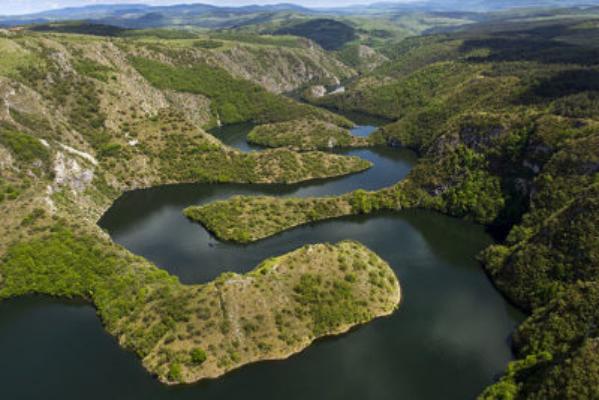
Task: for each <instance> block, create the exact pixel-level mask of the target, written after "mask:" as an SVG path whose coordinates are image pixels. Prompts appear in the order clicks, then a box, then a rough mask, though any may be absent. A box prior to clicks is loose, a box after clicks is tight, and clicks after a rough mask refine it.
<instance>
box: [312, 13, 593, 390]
mask: <svg viewBox="0 0 599 400" xmlns="http://www.w3.org/2000/svg"><path fill="white" fill-rule="evenodd" d="M392 57H393V59H392V61H391V62H389V63H387V64H385V65H383V66H381V67H380V68H378V69H377V70H375V71H374V72H372V73H370V74H367V75H366V76H364V77H362V78H360V79H358V80H357V81H355V82H354V83H353V84H352V85H350V86H349V87H348V88H346V89H347V90H346V92H345V93H343V94H336V95H329V96H325V97H322V98H319V99H312V101H314V102H315V103H317V104H321V105H327V106H328V107H332V108H338V109H342V110H345V111H363V112H368V113H373V114H379V115H381V116H385V117H387V118H391V119H393V120H394V122H393V123H391V124H389V125H387V126H384V127H383V128H381V129H380V130H379V131H378V132H377V135H380V137H381V138H383V139H384V140H386V141H387V142H388V143H389V144H390V145H401V146H408V147H411V148H413V149H415V150H417V151H418V152H419V153H420V155H421V156H422V158H421V161H420V163H419V164H418V165H417V167H416V168H415V169H414V171H413V172H412V173H411V175H410V176H409V177H408V180H409V181H410V182H411V183H412V184H413V185H414V187H417V188H419V189H422V190H424V192H425V195H426V196H430V198H431V200H430V201H431V202H432V203H431V204H434V206H433V207H434V208H437V209H439V210H441V211H443V212H445V213H448V214H451V215H455V216H459V217H466V218H471V219H474V220H478V221H480V222H483V223H485V224H488V225H489V226H490V227H492V228H493V230H494V231H495V232H496V233H497V234H498V237H500V239H501V240H502V243H503V244H501V245H497V246H493V247H491V248H489V249H488V250H487V251H485V252H484V253H483V254H482V255H481V260H482V261H483V263H484V264H485V266H486V268H487V271H488V272H489V275H490V276H491V277H492V279H493V280H494V282H495V283H496V285H497V286H498V288H499V289H500V290H501V291H503V293H505V294H506V296H508V297H509V298H510V299H511V300H512V301H513V302H514V303H515V304H517V305H519V306H521V307H523V308H525V309H527V310H529V311H530V312H531V313H532V316H531V317H530V318H529V319H528V320H527V321H526V322H525V323H524V324H523V325H522V326H521V327H520V328H519V329H518V330H517V332H516V334H515V335H514V346H515V351H516V353H517V354H518V356H519V357H520V360H519V361H516V362H514V363H512V364H511V365H510V367H509V368H508V372H507V374H506V376H505V377H504V378H502V379H501V381H500V382H499V383H498V384H497V385H495V386H493V387H492V388H490V389H488V390H487V391H486V392H485V393H484V394H483V396H482V397H483V398H489V399H491V398H502V399H512V398H517V399H567V398H568V399H569V398H577V399H594V398H598V396H599V352H598V351H597V343H598V341H599V339H598V338H597V337H598V334H599V331H598V325H597V321H598V320H599V228H598V227H599V20H597V19H589V20H583V21H580V20H579V21H574V22H573V21H570V20H552V21H545V22H538V21H537V22H531V21H529V22H526V23H519V24H499V23H498V24H491V25H487V26H485V25H483V24H481V25H473V26H471V27H469V28H464V29H462V30H461V32H458V33H453V34H439V35H430V36H421V37H415V38H412V39H408V40H406V41H404V42H402V43H400V44H399V45H398V46H397V47H395V49H394V51H393V56H392ZM505 235H507V236H505Z"/></svg>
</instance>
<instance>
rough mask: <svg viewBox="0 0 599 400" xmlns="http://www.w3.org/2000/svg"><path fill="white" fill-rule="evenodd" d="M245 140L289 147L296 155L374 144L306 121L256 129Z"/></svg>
mask: <svg viewBox="0 0 599 400" xmlns="http://www.w3.org/2000/svg"><path fill="white" fill-rule="evenodd" d="M247 139H248V141H249V142H250V143H254V144H258V145H261V146H266V147H289V148H292V149H294V150H299V151H306V150H327V149H333V148H343V147H368V146H372V145H374V144H376V143H375V142H374V140H373V139H371V138H368V137H358V136H354V135H352V134H351V132H350V131H349V130H348V129H346V128H342V127H340V126H337V125H335V124H333V123H331V122H327V121H322V120H317V119H309V118H304V119H298V120H293V121H285V122H277V123H271V124H264V125H259V126H257V127H255V128H254V129H253V130H252V131H251V132H250V133H249V134H248V137H247Z"/></svg>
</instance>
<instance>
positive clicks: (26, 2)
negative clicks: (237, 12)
mask: <svg viewBox="0 0 599 400" xmlns="http://www.w3.org/2000/svg"><path fill="white" fill-rule="evenodd" d="M396 1H397V0H396ZM403 1H409V0H403ZM374 2H375V0H274V1H273V0H0V15H16V14H30V13H34V12H39V11H45V10H51V9H56V8H63V7H81V6H85V5H89V4H116V3H118V4H125V3H133V4H140V3H142V4H152V5H168V4H181V3H204V4H215V5H219V6H241V5H248V4H276V3H294V4H300V5H303V6H307V7H332V6H345V5H348V4H365V3H366V4H367V3H374Z"/></svg>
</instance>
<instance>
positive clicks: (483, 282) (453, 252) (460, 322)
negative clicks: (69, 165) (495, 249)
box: [0, 125, 522, 400]
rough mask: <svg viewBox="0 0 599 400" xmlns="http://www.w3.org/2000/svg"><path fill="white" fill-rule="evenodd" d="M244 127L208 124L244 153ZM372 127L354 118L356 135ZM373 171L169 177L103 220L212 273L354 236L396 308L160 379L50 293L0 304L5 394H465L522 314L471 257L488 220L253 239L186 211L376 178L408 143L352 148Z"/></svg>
mask: <svg viewBox="0 0 599 400" xmlns="http://www.w3.org/2000/svg"><path fill="white" fill-rule="evenodd" d="M249 128H250V126H247V125H246V126H236V127H226V128H225V129H222V130H220V131H218V132H215V134H216V135H217V136H218V137H220V138H221V140H223V141H224V142H225V143H227V144H229V145H231V146H235V147H238V148H240V149H241V150H242V151H255V150H258V148H255V147H252V146H249V145H248V144H247V143H246V142H245V134H247V131H248V129H249ZM372 129H373V128H372V127H369V126H360V127H358V128H357V130H356V131H355V134H360V135H363V134H367V133H368V132H369V131H371V130H372ZM344 153H346V154H352V155H358V156H360V157H363V158H365V159H368V160H370V161H371V162H373V164H374V167H373V168H371V169H370V170H368V171H365V172H362V173H359V174H354V175H351V176H347V177H343V178H338V179H330V180H321V181H315V182H309V183H304V184H298V185H235V184H227V185H210V184H195V185H172V186H162V187H157V188H152V189H147V190H138V191H134V192H129V193H126V194H124V195H123V196H122V197H121V198H119V199H118V200H117V201H116V202H115V203H114V205H113V206H112V207H111V208H110V210H108V212H107V213H106V214H105V215H104V217H103V218H102V220H101V221H100V222H99V224H100V226H101V227H103V228H104V229H106V230H107V231H108V232H109V233H110V235H111V237H112V238H113V239H114V240H115V241H116V242H117V243H119V244H121V245H123V246H124V247H126V248H128V249H129V250H131V251H132V252H134V253H136V254H139V255H142V256H144V257H146V258H148V259H150V260H151V261H153V262H155V263H156V264H157V265H158V266H160V267H162V268H164V269H166V270H168V271H169V272H170V273H172V274H175V275H177V276H179V278H180V279H181V281H182V282H184V283H201V282H206V281H209V280H211V279H213V278H215V277H216V276H218V275H219V274H220V273H222V272H225V271H236V272H246V271H248V270H250V269H252V268H253V267H254V266H256V265H257V264H258V263H259V262H260V261H261V260H263V259H265V258H268V257H271V256H274V255H279V254H283V253H285V252H288V251H291V250H293V249H295V248H297V247H300V246H302V245H304V244H307V243H318V242H337V241H340V240H343V239H355V240H358V241H360V242H361V243H363V244H365V245H366V246H368V247H369V248H371V249H372V250H374V251H375V252H377V253H378V254H379V255H380V256H381V257H382V258H383V259H385V260H386V261H387V262H388V263H389V264H390V265H391V266H392V267H393V269H394V270H395V271H396V273H397V275H398V277H399V280H400V283H401V286H402V294H403V300H402V304H401V307H400V309H399V310H398V311H397V312H396V313H394V314H393V315H392V316H391V317H388V318H382V319H378V320H375V321H373V322H372V323H369V324H367V325H364V326H362V327H359V328H357V329H355V330H353V331H352V332H350V333H348V334H346V335H342V336H339V337H335V338H328V339H324V340H320V341H317V342H316V343H315V344H314V345H312V346H311V347H309V348H308V349H307V350H305V351H303V352H302V353H300V354H298V355H296V356H293V357H291V358H290V359H288V360H285V361H277V362H264V363H258V364H254V365H249V366H245V367H242V368H241V369H239V370H236V371H234V372H231V373H229V374H227V375H225V376H224V377H222V378H220V379H216V380H211V381H202V382H199V383H197V384H194V385H188V386H176V387H168V386H165V385H162V384H160V383H159V382H157V381H156V380H155V379H154V378H153V377H151V376H150V375H149V374H147V373H146V371H145V370H144V369H143V368H142V366H141V362H140V361H139V360H138V359H137V358H136V357H135V356H134V355H133V354H131V353H128V352H126V351H123V350H122V349H121V348H119V347H118V345H117V343H116V341H115V340H114V338H112V337H110V336H109V335H108V334H107V333H105V332H104V330H103V328H102V326H101V323H100V321H99V320H98V318H97V317H96V315H95V311H94V309H93V308H92V307H91V306H89V305H86V304H82V303H79V302H71V301H64V300H57V299H49V298H46V297H26V298H20V299H13V300H10V301H6V302H3V303H0V354H2V357H0V371H1V373H0V387H2V394H3V398H6V399H41V398H45V399H61V400H75V399H83V398H84V399H86V400H96V399H97V400H107V399H111V400H112V399H117V400H118V399H144V400H146V399H148V400H150V399H157V400H162V399H164V400H167V399H168V400H171V399H172V400H187V399H197V400H212V399H236V398H243V399H260V400H271V399H272V400H275V399H276V400H281V399H285V400H295V399H297V400H307V399H326V400H329V399H344V400H347V399H356V400H369V399H373V400H387V399H389V400H396V399H409V400H412V399H416V400H419V399H435V400H436V399H448V400H449V399H456V400H463V399H472V398H474V397H475V396H476V395H477V394H478V393H479V392H480V391H481V390H482V389H483V388H484V387H485V386H486V385H488V384H489V383H491V382H493V380H494V379H495V378H496V377H497V375H498V374H500V373H501V372H502V371H503V369H504V368H505V367H506V365H507V363H508V362H509V361H510V359H511V358H512V355H511V352H510V347H509V341H508V339H509V335H510V333H511V332H512V330H513V329H514V327H515V326H516V325H517V324H518V323H519V322H520V321H521V320H522V315H521V314H520V313H519V312H518V311H517V310H515V309H514V308H513V307H511V306H510V305H509V304H508V303H507V302H506V301H505V300H504V299H503V298H502V296H501V295H500V294H499V293H498V292H497V291H496V290H495V289H494V287H493V286H492V284H491V282H490V281H489V280H488V278H487V277H486V275H485V274H484V272H483V270H482V268H481V267H480V265H479V264H478V263H477V262H476V261H475V256H476V254H477V253H478V252H479V251H480V250H482V249H483V248H484V247H486V246H488V245H489V244H491V243H492V239H491V237H490V236H489V235H488V234H487V233H486V232H485V230H484V228H483V227H481V226H479V225H475V224H471V223H468V222H464V221H461V220H458V219H453V218H449V217H446V216H443V215H440V214H437V213H433V212H427V211H417V210H407V211H402V212H399V213H380V214H376V215H371V216H360V217H348V218H342V219H338V220H332V221H326V222H322V223H317V224H312V225H307V226H303V227H299V228H296V229H293V230H290V231H287V232H284V233H282V234H280V235H277V236H275V237H272V238H269V239H266V240H262V241H259V242H257V243H254V244H251V245H247V246H245V245H236V244H232V243H223V242H219V241H218V240H216V239H215V238H214V237H213V236H212V235H210V234H209V233H208V232H207V231H206V230H205V229H203V228H202V227H201V226H200V225H198V224H195V223H192V222H189V221H188V220H187V219H186V218H185V217H184V216H183V215H182V213H181V211H182V209H183V208H185V207H187V206H189V205H192V204H202V203H206V202H210V201H213V200H216V199H223V198H227V197H230V196H232V195H234V194H269V195H282V196H321V195H334V194H340V193H345V192H347V191H351V190H354V189H357V188H364V189H378V188H381V187H385V186H389V185H391V184H393V183H395V182H397V181H398V180H401V179H403V178H404V177H405V176H406V174H407V173H408V172H409V171H410V169H411V167H412V166H413V165H414V163H415V162H416V158H415V156H414V155H413V154H412V153H411V152H409V151H406V150H398V149H390V148H374V149H366V150H351V151H346V152H344Z"/></svg>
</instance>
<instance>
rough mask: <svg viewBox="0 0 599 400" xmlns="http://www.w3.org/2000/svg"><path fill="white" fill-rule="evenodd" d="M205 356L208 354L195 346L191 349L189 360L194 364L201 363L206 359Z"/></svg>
mask: <svg viewBox="0 0 599 400" xmlns="http://www.w3.org/2000/svg"><path fill="white" fill-rule="evenodd" d="M206 358H208V356H207V355H206V352H205V351H204V350H202V349H199V348H197V349H193V350H192V351H191V362H192V363H194V364H198V365H199V364H202V363H203V362H204V361H206Z"/></svg>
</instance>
